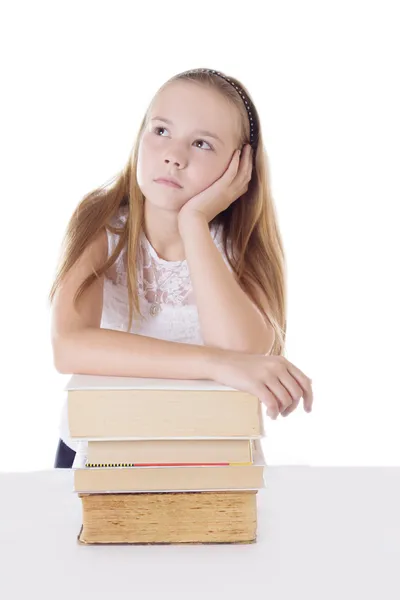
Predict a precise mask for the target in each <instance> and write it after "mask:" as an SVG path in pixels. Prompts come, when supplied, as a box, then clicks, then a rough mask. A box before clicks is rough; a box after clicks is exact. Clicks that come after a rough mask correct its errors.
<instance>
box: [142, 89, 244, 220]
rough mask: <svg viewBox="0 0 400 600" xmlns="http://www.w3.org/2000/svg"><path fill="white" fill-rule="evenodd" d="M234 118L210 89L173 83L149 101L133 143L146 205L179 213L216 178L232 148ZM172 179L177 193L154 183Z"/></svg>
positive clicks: (236, 120)
mask: <svg viewBox="0 0 400 600" xmlns="http://www.w3.org/2000/svg"><path fill="white" fill-rule="evenodd" d="M239 139H240V115H239V111H238V110H237V109H236V108H235V107H234V106H232V105H231V104H230V103H229V102H228V101H227V100H225V98H224V97H223V96H222V95H221V94H220V93H219V92H218V91H216V90H212V89H209V88H207V87H205V86H201V85H198V84H193V83H189V82H184V81H174V82H173V83H171V84H169V85H168V86H167V87H166V88H165V89H164V90H162V92H160V94H159V95H158V96H157V97H156V98H155V100H154V103H153V105H152V106H151V108H150V113H149V119H148V123H147V126H146V128H145V130H144V132H143V135H142V137H141V139H140V143H139V153H138V165H137V181H138V185H139V187H140V189H141V191H142V193H143V195H144V196H145V198H146V201H147V202H151V204H153V205H155V206H157V207H159V208H163V209H167V210H174V211H179V210H180V209H181V208H182V206H183V205H184V204H185V203H186V202H188V200H190V198H192V197H193V196H195V195H196V194H199V193H200V192H202V191H203V190H205V189H206V188H207V187H209V186H210V185H211V184H212V183H214V182H215V181H216V180H217V179H219V178H220V177H221V176H222V174H223V173H224V171H225V170H226V168H227V167H228V165H229V162H230V160H231V158H232V155H233V152H234V151H235V150H236V148H238V147H239V146H238V142H239ZM160 177H167V178H168V177H172V178H174V179H176V180H177V181H178V182H179V183H180V185H181V186H182V187H181V188H175V187H169V186H166V185H162V184H160V183H156V182H155V179H158V178H160Z"/></svg>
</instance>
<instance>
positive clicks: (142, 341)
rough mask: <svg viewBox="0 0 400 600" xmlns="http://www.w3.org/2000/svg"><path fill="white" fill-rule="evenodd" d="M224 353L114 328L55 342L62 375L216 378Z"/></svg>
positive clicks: (56, 362)
mask: <svg viewBox="0 0 400 600" xmlns="http://www.w3.org/2000/svg"><path fill="white" fill-rule="evenodd" d="M223 354H225V353H224V351H223V350H220V349H218V348H209V347H207V346H201V345H194V344H182V343H179V342H170V341H165V340H159V339H156V338H152V337H145V336H142V335H137V334H132V333H127V332H124V331H116V330H113V329H99V328H84V329H81V330H77V331H75V332H71V333H69V334H68V335H65V336H63V337H62V339H59V340H56V341H54V342H53V360H54V365H55V367H56V369H57V371H58V372H60V373H71V374H72V373H83V374H88V375H109V376H116V377H118V376H120V377H151V378H166V379H214V373H215V367H216V364H218V361H219V359H220V358H222V356H223Z"/></svg>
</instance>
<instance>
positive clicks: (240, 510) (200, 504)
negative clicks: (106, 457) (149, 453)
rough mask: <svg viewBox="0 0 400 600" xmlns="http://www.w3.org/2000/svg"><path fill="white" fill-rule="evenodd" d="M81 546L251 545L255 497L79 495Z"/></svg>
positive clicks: (238, 494) (225, 494)
mask: <svg viewBox="0 0 400 600" xmlns="http://www.w3.org/2000/svg"><path fill="white" fill-rule="evenodd" d="M79 497H80V498H81V500H82V521H83V523H82V528H81V531H80V533H79V535H78V541H79V542H80V543H81V544H179V543H202V544H207V543H214V544H215V543H252V542H255V541H256V537H257V502H256V492H255V491H247V492H246V491H242V492H190V493H160V494H88V495H85V494H79Z"/></svg>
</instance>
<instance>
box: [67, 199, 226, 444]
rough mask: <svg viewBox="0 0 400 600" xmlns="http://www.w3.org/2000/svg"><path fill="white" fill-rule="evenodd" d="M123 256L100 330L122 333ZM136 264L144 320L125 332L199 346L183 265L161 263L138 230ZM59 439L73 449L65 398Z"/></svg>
mask: <svg viewBox="0 0 400 600" xmlns="http://www.w3.org/2000/svg"><path fill="white" fill-rule="evenodd" d="M127 215H128V208H127V207H123V208H122V209H121V210H120V212H119V214H118V215H117V216H116V217H115V218H114V220H113V222H112V223H111V224H112V225H113V226H116V227H118V228H119V227H121V226H122V225H123V223H124V222H125V220H126V218H127ZM210 232H211V236H212V239H213V241H214V243H215V245H216V246H217V248H218V249H219V251H220V252H221V254H222V257H223V258H224V260H225V263H226V264H227V266H228V268H229V270H230V271H232V269H231V268H230V266H229V263H228V260H227V258H226V256H225V253H224V251H223V246H222V228H221V227H219V228H217V227H211V229H210ZM107 236H108V256H110V255H111V253H112V252H113V251H114V250H115V247H116V245H117V243H118V239H119V237H118V235H117V234H113V233H111V232H109V231H108V232H107ZM126 256H127V255H126V248H124V249H123V250H122V251H121V253H120V255H119V256H118V258H117V260H116V262H115V263H114V265H113V266H112V267H111V268H110V270H109V271H108V273H107V277H105V278H104V291H103V312H102V317H101V324H100V327H101V328H104V329H117V330H120V331H127V326H128V316H129V315H128V288H127V278H126V268H125V265H126ZM137 261H138V263H137V264H138V291H139V305H140V311H141V314H142V315H143V318H142V319H139V320H138V319H135V318H134V319H133V322H132V327H131V329H130V330H129V332H130V333H136V334H140V335H144V336H149V337H154V338H159V339H163V340H169V341H173V342H182V343H186V344H203V343H204V342H203V339H202V337H201V331H200V325H199V315H198V311H197V307H196V304H195V298H194V293H193V288H192V283H191V279H190V273H189V267H188V263H187V261H186V260H183V261H166V260H164V259H162V258H160V257H159V256H158V255H157V253H156V251H155V250H154V248H153V247H152V245H151V244H150V242H149V241H148V239H147V238H146V236H145V234H144V232H143V231H142V233H141V239H140V252H139V255H138V257H137ZM60 437H61V439H62V440H63V441H64V443H65V444H67V446H70V447H71V448H73V449H74V450H76V449H77V444H76V442H74V441H73V440H72V439H70V437H69V429H68V412H67V398H66V394H65V398H64V405H63V410H62V414H61V421H60Z"/></svg>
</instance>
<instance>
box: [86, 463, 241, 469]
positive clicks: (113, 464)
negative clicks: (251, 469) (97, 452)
mask: <svg viewBox="0 0 400 600" xmlns="http://www.w3.org/2000/svg"><path fill="white" fill-rule="evenodd" d="M252 464H253V463H251V462H239V463H227V462H222V463H86V464H85V466H86V467H89V468H90V467H95V468H99V467H102V468H107V467H232V466H248V465H252Z"/></svg>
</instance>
